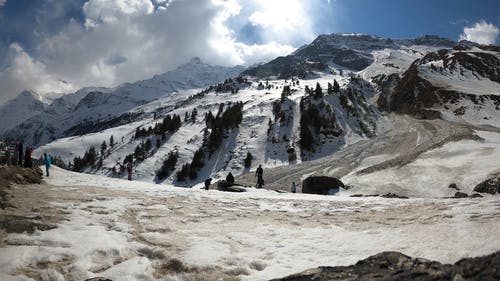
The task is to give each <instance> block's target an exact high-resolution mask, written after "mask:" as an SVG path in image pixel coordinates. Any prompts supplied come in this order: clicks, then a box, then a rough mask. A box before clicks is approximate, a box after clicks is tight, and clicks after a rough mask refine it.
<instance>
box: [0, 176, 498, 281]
mask: <svg viewBox="0 0 500 281" xmlns="http://www.w3.org/2000/svg"><path fill="white" fill-rule="evenodd" d="M45 180H46V181H47V183H48V185H46V184H42V185H31V186H15V187H13V189H12V191H11V192H12V193H13V195H15V196H12V199H11V200H12V201H11V203H12V204H15V205H16V206H17V207H18V208H8V210H7V211H8V212H9V213H8V214H9V215H16V217H15V220H16V222H18V221H22V222H23V223H26V222H38V223H47V220H48V221H50V222H51V224H50V225H54V226H57V227H56V228H53V229H48V230H44V231H41V230H35V231H34V232H33V233H31V234H30V233H27V232H24V233H8V234H2V235H4V236H3V237H2V238H3V239H2V241H4V243H3V244H2V245H0V247H1V251H0V279H2V280H5V281H11V280H33V279H35V280H37V279H39V280H85V279H87V278H92V277H99V276H100V277H105V278H109V279H111V280H130V281H136V280H137V281H139V280H225V279H229V280H235V279H236V280H246V281H253V280H259V281H260V280H270V279H273V278H280V277H283V276H287V275H289V274H293V273H296V272H300V271H303V270H305V269H308V268H312V267H317V266H319V265H322V266H338V265H349V264H354V263H356V262H357V261H358V260H360V259H364V258H366V257H368V256H370V255H373V254H377V253H379V252H382V251H399V252H402V253H404V254H406V255H410V256H414V257H421V258H426V259H430V260H436V261H439V262H441V263H454V262H456V261H458V260H460V259H461V258H464V257H475V256H480V255H486V254H490V253H492V252H495V251H498V250H500V246H499V244H498V243H497V239H498V238H497V237H498V235H500V217H499V215H498V199H497V198H496V197H494V196H487V197H486V198H480V199H426V200H422V199H408V200H399V199H385V198H380V197H369V198H351V197H348V196H344V195H342V194H341V195H339V196H318V195H307V194H290V193H277V192H274V191H268V190H256V189H253V188H250V189H249V191H248V192H246V193H237V194H235V193H227V192H219V191H216V190H210V191H205V190H201V189H198V188H197V189H182V188H174V187H172V186H158V185H155V184H151V183H144V182H137V181H132V182H129V181H125V180H119V179H110V178H106V177H100V176H94V175H84V174H77V173H71V172H67V171H64V170H61V169H58V168H57V167H54V168H53V170H52V175H51V177H50V178H47V179H45ZM20 198H23V200H25V201H18V200H21V199H20ZM26 201H28V202H30V203H31V204H30V205H29V206H26V204H22V203H21V202H26ZM471 237H473V239H471ZM38 277H39V278H38Z"/></svg>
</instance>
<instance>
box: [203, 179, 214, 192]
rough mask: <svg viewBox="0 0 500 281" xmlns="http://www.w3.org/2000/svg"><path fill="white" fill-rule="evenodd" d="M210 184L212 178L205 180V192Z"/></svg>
mask: <svg viewBox="0 0 500 281" xmlns="http://www.w3.org/2000/svg"><path fill="white" fill-rule="evenodd" d="M211 183H212V178H208V179H206V180H205V190H208V188H209V187H210V184H211Z"/></svg>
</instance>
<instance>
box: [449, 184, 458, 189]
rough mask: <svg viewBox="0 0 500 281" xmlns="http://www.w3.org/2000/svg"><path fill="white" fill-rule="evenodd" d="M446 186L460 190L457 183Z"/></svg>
mask: <svg viewBox="0 0 500 281" xmlns="http://www.w3.org/2000/svg"><path fill="white" fill-rule="evenodd" d="M448 188H453V189H456V190H460V188H458V186H457V184H456V183H452V184H450V185H449V186H448Z"/></svg>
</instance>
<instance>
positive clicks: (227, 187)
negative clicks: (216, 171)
mask: <svg viewBox="0 0 500 281" xmlns="http://www.w3.org/2000/svg"><path fill="white" fill-rule="evenodd" d="M217 190H220V191H227V192H245V191H247V190H246V189H245V188H243V187H241V185H238V184H235V183H232V182H228V181H225V180H221V181H219V182H218V183H217Z"/></svg>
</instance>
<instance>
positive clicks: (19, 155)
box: [17, 141, 24, 167]
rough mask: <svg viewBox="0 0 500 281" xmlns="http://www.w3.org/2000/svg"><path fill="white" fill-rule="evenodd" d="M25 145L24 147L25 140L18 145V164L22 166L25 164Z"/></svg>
mask: <svg viewBox="0 0 500 281" xmlns="http://www.w3.org/2000/svg"><path fill="white" fill-rule="evenodd" d="M23 149H24V147H23V141H21V142H19V145H18V146H17V155H18V160H19V162H18V164H19V166H20V167H22V166H23V151H24V150H23Z"/></svg>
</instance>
